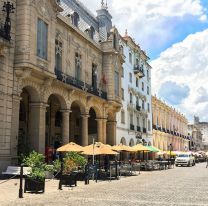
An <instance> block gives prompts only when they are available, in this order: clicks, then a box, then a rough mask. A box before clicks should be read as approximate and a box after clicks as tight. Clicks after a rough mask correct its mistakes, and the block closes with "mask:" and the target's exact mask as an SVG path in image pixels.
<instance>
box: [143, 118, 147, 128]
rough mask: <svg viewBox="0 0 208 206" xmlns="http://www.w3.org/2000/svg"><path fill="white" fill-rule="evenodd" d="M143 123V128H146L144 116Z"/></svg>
mask: <svg viewBox="0 0 208 206" xmlns="http://www.w3.org/2000/svg"><path fill="white" fill-rule="evenodd" d="M142 123H143V128H145V127H146V124H145V119H144V118H143V120H142Z"/></svg>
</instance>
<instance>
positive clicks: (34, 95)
mask: <svg viewBox="0 0 208 206" xmlns="http://www.w3.org/2000/svg"><path fill="white" fill-rule="evenodd" d="M23 89H25V90H27V91H28V93H29V94H30V97H31V102H40V100H41V97H40V92H39V91H40V88H39V87H38V85H36V84H35V83H34V82H32V81H29V80H28V81H23V82H22V91H23Z"/></svg>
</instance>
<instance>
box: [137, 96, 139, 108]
mask: <svg viewBox="0 0 208 206" xmlns="http://www.w3.org/2000/svg"><path fill="white" fill-rule="evenodd" d="M136 105H137V106H139V97H138V96H137V97H136Z"/></svg>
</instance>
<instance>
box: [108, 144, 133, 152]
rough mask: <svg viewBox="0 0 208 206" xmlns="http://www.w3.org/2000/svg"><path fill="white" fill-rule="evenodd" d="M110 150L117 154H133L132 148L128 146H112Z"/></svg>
mask: <svg viewBox="0 0 208 206" xmlns="http://www.w3.org/2000/svg"><path fill="white" fill-rule="evenodd" d="M111 149H112V150H115V151H118V152H121V151H126V152H135V150H134V149H133V147H130V146H127V145H123V144H119V145H115V146H112V147H111Z"/></svg>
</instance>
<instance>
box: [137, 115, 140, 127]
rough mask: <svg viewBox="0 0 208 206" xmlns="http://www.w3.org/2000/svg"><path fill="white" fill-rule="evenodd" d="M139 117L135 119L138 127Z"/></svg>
mask: <svg viewBox="0 0 208 206" xmlns="http://www.w3.org/2000/svg"><path fill="white" fill-rule="evenodd" d="M139 125H140V124H139V117H137V126H138V127H139Z"/></svg>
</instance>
